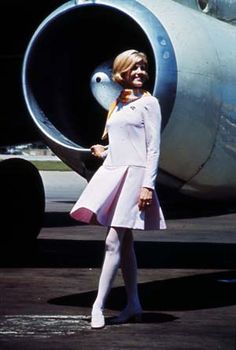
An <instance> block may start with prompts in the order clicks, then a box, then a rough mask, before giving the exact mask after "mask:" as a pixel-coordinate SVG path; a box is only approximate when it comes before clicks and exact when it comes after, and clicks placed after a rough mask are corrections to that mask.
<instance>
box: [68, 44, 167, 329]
mask: <svg viewBox="0 0 236 350" xmlns="http://www.w3.org/2000/svg"><path fill="white" fill-rule="evenodd" d="M147 65H148V62H147V57H146V55H145V54H144V53H142V52H138V51H136V50H127V51H125V52H122V53H121V54H119V55H118V56H117V57H116V58H115V60H114V62H113V80H114V81H115V82H117V83H119V84H120V85H121V86H122V87H123V90H122V91H121V94H120V96H119V97H118V98H117V100H116V101H115V102H114V103H113V104H112V105H111V108H110V110H109V112H108V117H107V122H106V126H105V130H104V134H103V136H102V138H103V139H105V138H106V137H107V136H108V137H109V145H108V147H104V146H102V145H94V146H92V147H91V152H92V154H93V155H94V156H95V157H98V158H103V159H105V160H104V162H103V165H102V166H101V167H100V168H99V169H98V170H97V172H96V173H95V174H94V176H93V178H92V179H91V180H90V182H89V184H88V185H87V187H86V188H85V190H84V192H83V193H82V195H81V196H80V198H79V200H78V201H77V202H76V204H75V205H74V207H73V208H72V210H71V213H70V214H71V216H72V217H73V218H74V219H76V220H80V221H83V222H86V223H98V224H101V225H104V226H106V227H108V232H107V236H106V241H105V257H104V262H103V267H102V271H101V276H100V280H99V286H98V294H97V297H96V300H95V302H94V304H93V308H92V315H91V327H92V328H102V327H104V326H105V318H104V315H103V309H104V307H105V302H106V299H107V296H108V294H109V291H110V289H111V287H112V283H113V280H114V278H115V276H116V273H117V270H118V268H119V267H121V270H122V275H123V278H124V282H125V288H126V294H127V306H126V308H125V309H124V310H123V311H122V312H121V313H120V314H119V315H118V316H117V317H116V318H115V323H123V322H126V321H127V320H129V319H131V318H132V319H136V320H138V319H139V318H140V316H141V313H142V307H141V304H140V300H139V295H138V288H137V263H136V256H135V252H134V246H133V235H132V229H141V230H154V229H165V228H166V225H165V219H164V217H163V214H162V210H161V207H160V205H159V202H158V198H157V194H156V192H155V180H156V176H157V168H158V160H159V149H160V128H161V111H160V107H159V103H158V100H157V99H156V98H155V97H153V96H151V95H150V94H149V93H148V92H147V91H145V90H143V89H142V87H143V84H144V83H145V81H146V80H147V78H148V74H147Z"/></svg>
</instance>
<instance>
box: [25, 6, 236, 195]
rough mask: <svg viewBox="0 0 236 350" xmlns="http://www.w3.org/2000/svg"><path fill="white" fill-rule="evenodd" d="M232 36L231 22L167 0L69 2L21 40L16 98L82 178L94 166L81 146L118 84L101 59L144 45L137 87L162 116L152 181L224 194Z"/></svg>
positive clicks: (235, 182)
mask: <svg viewBox="0 0 236 350" xmlns="http://www.w3.org/2000/svg"><path fill="white" fill-rule="evenodd" d="M235 44H236V30H235V27H233V26H230V25H228V24H225V23H223V22H221V21H218V20H216V19H214V18H211V17H209V16H206V15H205V14H204V13H202V12H200V11H195V10H193V9H190V8H188V7H185V6H183V5H181V4H178V3H176V2H174V1H171V0H165V1H161V0H160V1H158V0H156V1H152V0H142V1H141V0H140V1H135V0H127V1H122V0H112V1H111V0H88V1H69V2H67V3H65V4H64V5H63V6H61V7H59V8H58V9H57V10H55V11H54V12H53V13H52V14H51V15H50V16H49V17H47V18H46V19H45V20H44V21H43V23H42V24H41V25H40V26H39V28H38V29H37V30H36V32H35V33H34V35H33V37H32V39H31V41H30V43H29V46H28V48H27V51H26V54H25V58H24V65H23V72H22V78H23V90H24V97H25V100H26V104H27V107H28V109H29V112H30V114H31V117H32V118H33V120H34V122H35V124H36V125H37V127H38V128H39V130H40V132H41V134H42V136H43V137H44V139H45V142H46V143H47V144H48V146H49V147H50V148H51V149H52V150H53V151H54V152H55V153H56V154H57V155H58V156H59V157H60V158H61V159H62V160H63V161H64V162H66V163H67V164H68V165H69V166H70V167H72V168H73V169H74V170H76V171H77V172H79V173H80V174H81V175H82V176H84V177H86V178H89V177H90V175H91V174H92V173H93V171H94V170H95V169H96V167H97V166H98V164H97V162H96V161H95V160H93V159H92V157H91V156H90V152H89V147H90V146H91V145H92V144H95V143H101V140H100V137H101V134H102V131H103V128H104V123H105V119H106V112H107V109H108V107H109V103H110V100H111V97H112V96H113V95H114V96H116V94H117V91H118V90H117V86H115V85H114V83H113V82H112V81H111V76H110V70H111V67H110V66H109V62H112V60H113V58H114V57H115V56H116V55H117V54H118V53H120V52H122V51H124V50H126V49H129V48H135V49H137V50H140V51H144V52H146V53H147V55H148V58H149V63H150V68H149V75H150V80H149V82H148V86H146V88H147V89H149V91H150V92H151V93H152V94H153V95H155V96H157V97H158V98H159V101H160V104H161V109H162V116H163V121H162V142H161V158H160V165H159V169H160V171H159V176H158V181H159V182H160V183H164V184H166V185H168V186H173V187H175V188H178V189H179V190H180V191H182V192H184V193H187V194H190V195H194V196H198V197H202V198H232V197H234V196H235V193H236V162H235V158H236V131H235V130H236V128H235V126H236V100H235V86H236V70H235V68H234V67H235V57H236V45H235ZM96 84H97V85H96ZM101 101H102V103H101Z"/></svg>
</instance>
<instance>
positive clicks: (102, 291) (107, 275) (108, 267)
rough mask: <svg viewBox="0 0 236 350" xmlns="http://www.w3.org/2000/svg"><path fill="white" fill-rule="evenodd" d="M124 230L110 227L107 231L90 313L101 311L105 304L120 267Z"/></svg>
mask: <svg viewBox="0 0 236 350" xmlns="http://www.w3.org/2000/svg"><path fill="white" fill-rule="evenodd" d="M125 230H126V229H125V228H114V227H111V228H110V229H109V231H108V234H107V237H106V241H105V257H104V262H103V266H102V272H101V275H100V279H99V284H98V294H97V297H96V300H95V302H94V304H93V311H92V313H95V312H99V311H100V312H101V311H102V310H103V308H104V306H105V302H106V298H107V296H108V294H109V292H110V289H111V287H112V283H113V281H114V278H115V276H116V273H117V271H118V268H119V267H120V262H121V247H122V242H123V238H124V234H125Z"/></svg>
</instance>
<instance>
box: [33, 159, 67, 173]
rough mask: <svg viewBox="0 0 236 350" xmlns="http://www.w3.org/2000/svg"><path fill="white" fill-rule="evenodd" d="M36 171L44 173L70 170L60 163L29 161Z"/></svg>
mask: <svg viewBox="0 0 236 350" xmlns="http://www.w3.org/2000/svg"><path fill="white" fill-rule="evenodd" d="M31 163H32V164H34V166H35V167H36V168H37V169H38V170H46V171H71V170H72V169H71V168H70V167H69V166H68V165H66V164H65V163H63V162H61V161H41V160H34V161H31Z"/></svg>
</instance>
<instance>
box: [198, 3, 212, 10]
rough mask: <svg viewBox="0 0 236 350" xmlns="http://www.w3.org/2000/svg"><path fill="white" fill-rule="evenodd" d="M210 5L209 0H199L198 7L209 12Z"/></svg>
mask: <svg viewBox="0 0 236 350" xmlns="http://www.w3.org/2000/svg"><path fill="white" fill-rule="evenodd" d="M208 5H209V0H198V7H199V8H200V9H201V10H202V11H204V12H207V11H208V7H209V6H208Z"/></svg>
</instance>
